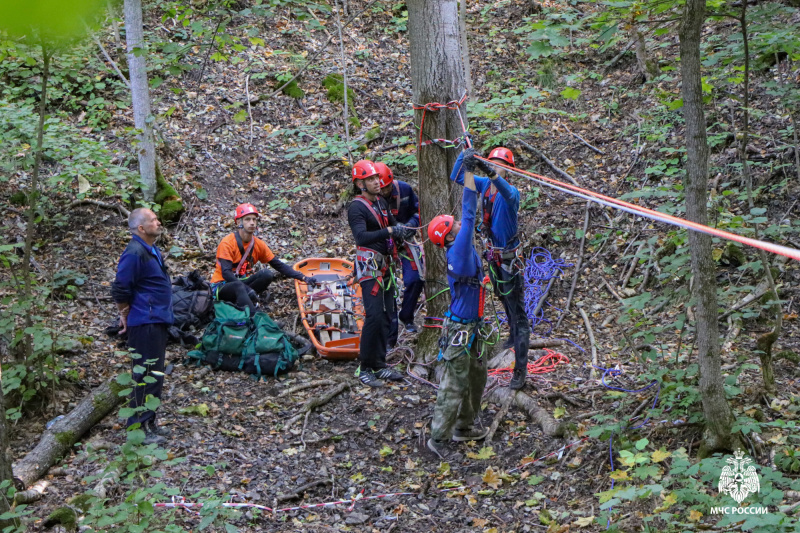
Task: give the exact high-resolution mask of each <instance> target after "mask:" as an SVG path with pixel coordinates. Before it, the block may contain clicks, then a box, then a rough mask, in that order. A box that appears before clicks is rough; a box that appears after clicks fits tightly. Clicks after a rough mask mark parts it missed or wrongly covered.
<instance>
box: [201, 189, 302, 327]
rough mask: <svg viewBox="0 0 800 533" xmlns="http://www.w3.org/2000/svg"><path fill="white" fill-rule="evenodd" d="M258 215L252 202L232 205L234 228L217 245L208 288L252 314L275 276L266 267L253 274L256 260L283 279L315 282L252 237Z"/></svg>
mask: <svg viewBox="0 0 800 533" xmlns="http://www.w3.org/2000/svg"><path fill="white" fill-rule="evenodd" d="M260 216H261V215H260V213H259V212H258V209H256V207H255V206H254V205H253V204H241V205H239V206H238V207H236V213H235V215H234V218H233V219H234V222H235V223H236V225H237V229H236V231H234V232H233V233H231V234H230V235H227V236H225V237H224V238H223V239H222V241H220V243H219V246H217V264H216V268H215V269H214V275H213V276H212V278H211V289H212V291H213V293H214V296H215V297H216V298H217V299H219V300H222V301H225V302H231V303H234V304H236V305H237V306H238V307H240V308H242V309H244V308H245V307H247V308H248V309H250V316H253V315H255V313H256V304H257V302H258V295H259V294H261V293H262V292H264V291H265V290H267V287H269V284H270V283H272V282H273V281H274V280H275V279H276V277H277V276H276V274H275V273H274V272H272V271H271V270H268V269H266V268H264V269H261V270H259V271H258V272H256V273H255V274H254V273H253V265H255V264H256V263H259V262H261V263H264V264H269V266H271V267H272V268H274V269H275V270H276V271H277V272H278V273H280V274H283V275H284V276H286V277H287V278H293V279H298V280H300V281H303V282H305V283H308V284H310V285H316V284H317V280H316V279H315V278H314V277H308V276H305V275H304V274H303V273H302V272H298V271H297V270H295V269H293V268H292V267H290V266H289V265H287V264H286V263H284V262H283V261H281V260H280V259H278V258H277V257H275V254H274V253H272V250H270V249H269V246H267V244H266V243H265V242H264V241H263V240H261V239H259V238H258V237H256V231H257V230H258V220H259V217H260Z"/></svg>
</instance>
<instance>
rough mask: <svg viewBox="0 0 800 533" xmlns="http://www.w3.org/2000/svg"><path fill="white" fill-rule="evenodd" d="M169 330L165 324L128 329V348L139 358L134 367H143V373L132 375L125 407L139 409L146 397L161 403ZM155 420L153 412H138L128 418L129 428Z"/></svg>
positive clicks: (134, 361) (134, 362) (144, 325)
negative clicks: (130, 388) (128, 397)
mask: <svg viewBox="0 0 800 533" xmlns="http://www.w3.org/2000/svg"><path fill="white" fill-rule="evenodd" d="M168 329H169V326H168V325H167V324H143V325H141V326H130V327H128V346H130V347H131V348H132V349H133V351H134V352H135V353H137V354H139V355H140V357H139V358H138V359H134V360H133V367H134V368H136V367H137V366H142V367H144V369H145V370H144V372H136V371H134V372H133V381H134V383H135V385H134V386H133V391H132V392H131V396H130V401H129V402H128V407H141V406H143V405H144V402H145V400H146V399H147V397H148V396H153V397H155V398H158V399H161V390H162V389H163V388H164V358H165V356H166V351H167V339H168V338H169V333H168ZM155 417H156V413H155V411H150V410H146V411H140V412H138V413H135V414H134V415H133V416H131V417H130V418H128V423H127V425H128V426H132V425H133V424H135V423H137V422H138V423H140V424H142V425H144V423H145V422H147V421H148V420H150V419H153V418H155Z"/></svg>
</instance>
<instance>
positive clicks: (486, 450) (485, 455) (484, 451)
mask: <svg viewBox="0 0 800 533" xmlns="http://www.w3.org/2000/svg"><path fill="white" fill-rule="evenodd" d="M495 455H496V454H495V453H494V450H493V449H492V447H491V446H484V447H483V448H481V450H480V451H479V452H478V453H473V452H468V453H467V457H469V458H470V459H481V460H486V459H490V458H492V457H494V456H495Z"/></svg>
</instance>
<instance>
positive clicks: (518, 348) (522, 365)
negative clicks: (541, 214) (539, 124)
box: [450, 147, 531, 390]
mask: <svg viewBox="0 0 800 533" xmlns="http://www.w3.org/2000/svg"><path fill="white" fill-rule="evenodd" d="M465 153H466V152H462V153H461V154H460V155H459V156H458V159H456V164H455V166H454V167H453V172H452V173H451V174H450V179H451V180H453V181H455V182H457V183H459V184H463V183H464V172H465V169H464V165H463V164H462V161H463V158H464V154H465ZM489 160H491V161H498V162H500V163H502V164H504V165H508V166H511V167H513V166H514V154H513V153H511V150H509V149H508V148H502V147H500V148H495V149H494V150H492V151H491V152H490V153H489ZM476 161H477V163H476V165H477V168H478V169H479V170H481V171H482V172H483V173H484V174H486V175H487V176H488V178H481V177H477V176H476V177H475V186H476V187H477V189H478V192H480V194H481V199H482V208H483V220H482V222H481V226H480V227H481V233H482V235H483V240H484V248H485V250H486V252H485V257H486V262H487V263H488V266H489V277H490V279H491V280H492V286H493V287H494V292H495V294H496V295H497V297H498V298H500V301H501V302H502V304H503V309H504V310H505V312H506V318H507V319H508V328H509V330H510V334H509V336H508V340H507V341H506V343H505V345H504V346H503V348H505V349H508V348H513V349H514V374H513V376H512V378H511V382H510V384H509V387H511V388H512V389H513V390H519V389H521V388H522V387H523V386H524V385H525V379H526V377H527V374H528V344H529V342H530V334H531V326H530V322H529V321H528V315H527V313H526V312H525V303H524V296H525V287H524V284H523V279H522V270H523V266H524V258H523V257H522V247H521V246H520V241H519V231H518V224H517V212H518V211H519V191H518V190H517V188H516V187H514V186H512V185H511V184H510V183H508V181H506V179H505V177H506V173H507V170H506V169H505V168H503V167H499V166H498V167H497V170H496V171H495V170H494V169H493V168H492V167H491V166H490V165H488V164H487V163H485V162H484V161H481V160H480V159H476Z"/></svg>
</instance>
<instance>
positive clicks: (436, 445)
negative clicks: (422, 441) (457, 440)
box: [428, 437, 447, 459]
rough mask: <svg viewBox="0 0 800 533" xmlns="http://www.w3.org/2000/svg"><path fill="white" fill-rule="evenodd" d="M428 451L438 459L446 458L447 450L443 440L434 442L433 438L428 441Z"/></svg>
mask: <svg viewBox="0 0 800 533" xmlns="http://www.w3.org/2000/svg"><path fill="white" fill-rule="evenodd" d="M428 449H429V450H430V451H432V452H433V453H435V454H436V456H437V457H438V458H439V459H444V458H445V457H447V448H446V447H445V442H444V441H443V440H434V439H433V437H431V438H430V439H428Z"/></svg>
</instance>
